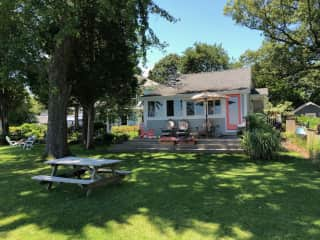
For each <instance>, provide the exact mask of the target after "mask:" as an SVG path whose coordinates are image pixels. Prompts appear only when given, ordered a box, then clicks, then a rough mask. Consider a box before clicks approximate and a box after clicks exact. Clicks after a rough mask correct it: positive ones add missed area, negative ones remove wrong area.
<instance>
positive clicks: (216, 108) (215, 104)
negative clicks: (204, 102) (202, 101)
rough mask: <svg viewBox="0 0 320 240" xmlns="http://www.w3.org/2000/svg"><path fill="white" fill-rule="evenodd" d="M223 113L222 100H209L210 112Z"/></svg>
mask: <svg viewBox="0 0 320 240" xmlns="http://www.w3.org/2000/svg"><path fill="white" fill-rule="evenodd" d="M220 113H221V101H220V100H215V101H208V114H209V115H212V114H220Z"/></svg>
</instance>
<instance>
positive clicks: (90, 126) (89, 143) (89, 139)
mask: <svg viewBox="0 0 320 240" xmlns="http://www.w3.org/2000/svg"><path fill="white" fill-rule="evenodd" d="M86 111H87V134H86V145H85V146H86V149H91V148H94V141H93V136H94V118H95V108H94V103H93V104H89V105H88V106H87V107H86Z"/></svg>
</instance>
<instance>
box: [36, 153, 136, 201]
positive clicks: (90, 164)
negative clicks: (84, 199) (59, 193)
mask: <svg viewBox="0 0 320 240" xmlns="http://www.w3.org/2000/svg"><path fill="white" fill-rule="evenodd" d="M120 162H121V160H115V159H93V158H80V157H64V158H58V159H54V160H50V161H46V162H45V164H49V165H51V167H52V170H51V175H50V176H48V175H38V176H34V177H32V179H34V180H38V181H41V182H47V183H48V187H47V188H48V190H50V189H51V187H52V184H53V183H54V182H56V183H71V184H78V185H80V186H81V187H86V189H87V196H89V194H90V193H91V190H92V188H94V187H98V186H103V185H106V184H109V183H115V182H120V181H121V180H122V179H123V178H124V177H125V176H126V175H128V174H130V173H131V172H130V171H123V170H118V169H117V167H118V164H119V163H120ZM59 166H71V167H72V168H73V171H72V172H71V174H69V175H68V176H65V175H64V176H59V175H58V167H59ZM105 167H107V168H105ZM87 171H88V172H89V173H90V177H89V178H85V179H82V176H83V175H84V174H85V173H86V172H87ZM75 177H76V178H75Z"/></svg>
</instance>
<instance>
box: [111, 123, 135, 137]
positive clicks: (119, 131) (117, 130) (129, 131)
mask: <svg viewBox="0 0 320 240" xmlns="http://www.w3.org/2000/svg"><path fill="white" fill-rule="evenodd" d="M111 132H112V133H113V134H114V135H123V134H125V135H127V136H128V137H129V139H133V138H135V137H138V136H139V126H126V125H125V126H114V127H112V129H111Z"/></svg>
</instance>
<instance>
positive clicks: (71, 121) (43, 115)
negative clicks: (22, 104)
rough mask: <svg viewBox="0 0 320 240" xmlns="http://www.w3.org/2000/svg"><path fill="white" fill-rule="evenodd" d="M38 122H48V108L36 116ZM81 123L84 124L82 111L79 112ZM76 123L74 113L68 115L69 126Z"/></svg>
mask: <svg viewBox="0 0 320 240" xmlns="http://www.w3.org/2000/svg"><path fill="white" fill-rule="evenodd" d="M36 118H37V122H38V123H40V124H48V110H44V111H42V112H41V113H40V114H39V115H37V116H36ZM78 121H79V125H80V126H82V123H83V119H82V111H80V112H79V115H78ZM74 125H75V116H74V113H73V114H71V115H67V126H68V127H72V126H74Z"/></svg>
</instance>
